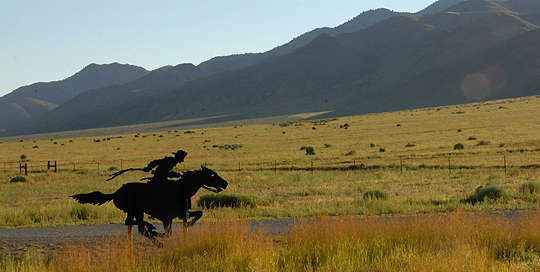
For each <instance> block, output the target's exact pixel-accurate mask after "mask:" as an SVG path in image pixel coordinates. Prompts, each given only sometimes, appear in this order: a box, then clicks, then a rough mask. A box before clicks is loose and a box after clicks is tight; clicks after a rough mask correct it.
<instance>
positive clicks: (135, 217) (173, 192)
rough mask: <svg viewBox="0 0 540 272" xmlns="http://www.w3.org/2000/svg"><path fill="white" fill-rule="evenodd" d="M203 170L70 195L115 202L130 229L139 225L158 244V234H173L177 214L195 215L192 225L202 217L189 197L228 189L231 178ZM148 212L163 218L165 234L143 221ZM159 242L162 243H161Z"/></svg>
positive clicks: (83, 199)
mask: <svg viewBox="0 0 540 272" xmlns="http://www.w3.org/2000/svg"><path fill="white" fill-rule="evenodd" d="M201 168H202V169H201V170H197V171H188V172H184V173H183V174H182V177H181V179H179V180H173V181H166V182H150V183H137V182H133V183H127V184H124V185H122V187H120V189H118V190H116V192H114V193H112V194H104V193H101V192H99V191H95V192H92V193H88V194H77V195H72V196H70V197H72V198H74V199H76V200H77V201H78V202H79V203H90V204H94V205H102V204H104V203H106V202H109V201H111V200H112V201H113V203H114V205H115V206H116V207H117V208H118V209H120V210H122V211H124V212H126V213H127V218H126V221H125V224H126V225H127V226H128V231H129V230H131V226H132V225H137V227H138V231H139V233H140V234H141V235H144V236H145V237H147V238H149V239H150V240H152V241H153V242H154V243H156V240H155V237H156V236H165V237H167V236H169V235H170V233H171V224H172V220H173V219H174V218H176V217H179V218H184V216H185V215H186V214H189V217H190V218H191V217H194V218H193V220H192V221H191V222H189V223H188V225H189V226H192V225H193V224H194V223H195V221H197V220H198V219H199V218H201V216H202V211H194V212H189V213H188V210H189V208H190V207H188V204H187V203H188V201H186V200H188V199H190V198H191V197H192V196H194V195H195V194H196V193H197V191H198V190H199V189H200V188H204V189H207V190H209V191H212V192H215V193H218V192H221V191H223V190H224V189H225V188H227V185H228V183H227V181H226V180H224V179H222V178H221V177H220V176H218V175H217V174H216V172H214V171H212V170H210V169H208V168H206V167H204V166H202V167H201ZM145 213H146V214H148V215H150V216H152V217H154V218H156V219H159V220H161V221H163V228H164V229H165V233H157V232H156V231H155V227H154V226H153V225H152V224H150V223H149V222H146V221H144V220H143V218H144V214H145ZM158 244H159V243H158Z"/></svg>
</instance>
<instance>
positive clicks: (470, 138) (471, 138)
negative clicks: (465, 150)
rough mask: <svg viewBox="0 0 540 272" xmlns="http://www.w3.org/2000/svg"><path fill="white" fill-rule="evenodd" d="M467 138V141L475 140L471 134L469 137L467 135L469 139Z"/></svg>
mask: <svg viewBox="0 0 540 272" xmlns="http://www.w3.org/2000/svg"><path fill="white" fill-rule="evenodd" d="M467 140H469V141H476V137H474V136H471V137H469V139H467Z"/></svg>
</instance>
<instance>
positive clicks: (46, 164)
mask: <svg viewBox="0 0 540 272" xmlns="http://www.w3.org/2000/svg"><path fill="white" fill-rule="evenodd" d="M148 162H149V161H142V160H109V161H105V160H103V161H99V162H96V161H93V162H80V161H79V162H69V161H55V160H50V161H22V162H21V161H19V162H4V163H3V171H4V172H9V173H18V174H19V175H29V174H32V173H40V172H45V171H54V172H66V171H72V172H77V171H81V172H101V173H106V172H116V171H121V170H124V169H127V168H142V167H144V166H146V164H147V163H148ZM200 165H206V166H208V167H210V168H212V169H214V170H216V171H246V170H247V171H276V172H277V171H360V170H392V169H393V170H395V171H400V172H401V173H403V172H404V171H413V170H421V169H439V170H447V171H449V173H452V171H456V170H462V169H488V170H494V171H504V173H508V170H509V169H531V168H540V152H524V153H518V154H489V155H486V154H481V155H480V154H476V155H475V154H468V155H455V154H438V155H426V156H403V157H393V158H388V157H382V156H366V157H351V156H343V157H341V158H338V159H318V158H316V157H310V156H306V158H304V159H281V160H245V161H242V160H226V161H218V162H206V161H201V160H193V161H190V162H184V163H182V164H181V165H180V166H179V169H177V170H178V171H183V170H191V169H195V168H198V167H199V166H200Z"/></svg>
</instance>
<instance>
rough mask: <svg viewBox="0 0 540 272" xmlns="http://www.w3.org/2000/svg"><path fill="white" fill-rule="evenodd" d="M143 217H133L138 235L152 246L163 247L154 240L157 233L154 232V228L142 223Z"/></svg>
mask: <svg viewBox="0 0 540 272" xmlns="http://www.w3.org/2000/svg"><path fill="white" fill-rule="evenodd" d="M143 216H144V214H142V213H141V214H138V215H136V216H135V219H136V223H137V228H138V230H139V234H141V235H142V236H144V237H146V238H148V239H150V241H152V243H153V244H154V245H156V246H158V247H163V244H162V243H161V242H159V241H158V240H156V236H157V232H156V231H155V230H154V229H156V228H155V227H154V226H153V225H152V224H150V223H149V222H146V221H144V220H143Z"/></svg>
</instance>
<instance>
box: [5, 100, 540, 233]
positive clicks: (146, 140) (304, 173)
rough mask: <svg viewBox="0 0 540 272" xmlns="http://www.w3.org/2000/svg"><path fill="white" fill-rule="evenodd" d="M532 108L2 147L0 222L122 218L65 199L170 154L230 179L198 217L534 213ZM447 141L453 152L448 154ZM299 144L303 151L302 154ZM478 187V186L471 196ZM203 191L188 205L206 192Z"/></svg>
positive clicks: (537, 118)
mask: <svg viewBox="0 0 540 272" xmlns="http://www.w3.org/2000/svg"><path fill="white" fill-rule="evenodd" d="M539 110H540V98H539V97H527V98H521V99H511V100H502V101H493V102H486V103H476V104H468V105H458V106H450V107H440V108H430V109H419V110H411V111H402V112H390V113H383V114H373V115H363V116H352V117H343V118H337V119H328V120H314V121H292V122H285V123H274V124H265V125H249V126H236V127H217V128H206V129H194V130H182V131H179V130H169V131H160V132H155V133H136V134H124V135H106V136H100V137H81V138H58V139H47V140H36V141H33V140H28V139H27V140H23V141H16V142H4V143H0V154H2V160H3V161H2V162H0V163H3V165H1V164H0V227H22V226H25V227H26V226H46V225H72V224H81V223H85V224H100V223H111V222H113V223H123V221H124V219H125V218H124V215H123V213H122V212H120V211H119V210H117V209H116V208H115V207H114V206H113V205H112V204H111V203H107V204H105V205H104V206H101V207H95V206H90V205H79V204H76V203H75V201H74V200H72V199H70V198H68V195H71V194H75V193H82V192H90V191H94V190H101V191H103V192H106V193H109V192H113V191H114V190H116V189H117V188H119V187H120V185H121V184H123V183H126V182H132V181H138V180H140V179H141V178H142V177H145V175H144V173H142V172H136V171H133V172H127V173H125V174H123V175H121V176H119V177H118V178H116V179H114V180H112V181H105V180H106V179H107V178H108V174H110V173H111V172H114V171H118V170H120V169H126V168H132V167H133V168H140V167H144V166H145V165H146V164H147V163H148V162H149V161H151V160H153V159H157V158H161V157H163V156H165V155H169V156H170V155H172V152H173V151H176V150H177V149H184V150H186V151H187V152H188V156H187V158H186V161H185V162H184V163H183V164H181V165H180V166H179V169H178V170H179V171H180V170H193V169H197V168H198V167H199V166H200V165H203V164H205V165H207V166H208V167H209V168H211V169H214V170H216V171H217V172H218V173H219V174H220V175H221V176H222V177H223V178H225V179H226V180H228V181H229V184H230V186H229V187H228V188H227V190H226V191H225V192H224V193H226V194H233V196H244V198H243V199H244V200H245V201H244V202H243V204H244V205H241V207H236V208H230V207H222V208H215V209H210V210H207V211H205V215H204V216H203V220H207V221H215V220H221V219H226V218H247V219H254V218H257V219H260V218H277V217H303V216H321V215H370V214H416V213H424V212H440V211H457V210H465V211H470V210H487V211H492V210H500V209H531V208H533V209H535V208H537V205H538V201H539V199H540V192H539V191H540V188H539V187H538V183H540V177H539V173H540V172H539V171H540V170H539V165H540V136H539V135H540V115H538V112H539ZM458 143H461V144H462V145H463V147H464V149H454V147H455V145H456V144H458ZM302 147H304V148H302ZM309 147H313V149H312V150H311V151H313V152H314V153H315V154H314V155H307V152H306V151H307V150H308V149H309ZM23 155H24V156H23ZM21 156H23V157H24V158H25V159H24V160H22V159H21ZM47 161H57V166H58V172H57V173H55V172H53V171H47V170H46V169H47ZM20 162H23V163H26V164H27V165H28V167H29V174H28V176H27V181H26V182H18V183H12V182H10V181H11V180H12V179H13V178H14V177H16V176H17V175H19V163H20ZM524 184H528V185H526V187H525V188H530V190H523V188H522V186H524ZM480 186H484V188H486V187H488V188H487V189H489V190H488V191H487V192H484V194H482V192H479V191H481V189H482V188H480V189H478V188H479V187H480ZM203 191H204V190H201V192H200V193H199V194H198V195H196V197H195V198H194V199H193V200H194V202H195V201H196V200H197V199H198V198H199V197H200V196H201V195H203V194H208V192H203ZM475 192H477V193H479V194H477V195H476V196H473V198H471V196H472V195H473V194H475ZM490 192H492V193H490ZM364 196H366V197H364ZM474 197H475V198H474ZM465 200H467V201H465ZM484 200H485V201H484Z"/></svg>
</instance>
